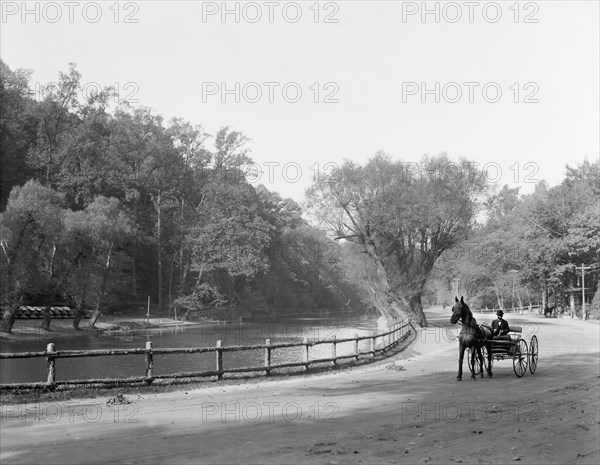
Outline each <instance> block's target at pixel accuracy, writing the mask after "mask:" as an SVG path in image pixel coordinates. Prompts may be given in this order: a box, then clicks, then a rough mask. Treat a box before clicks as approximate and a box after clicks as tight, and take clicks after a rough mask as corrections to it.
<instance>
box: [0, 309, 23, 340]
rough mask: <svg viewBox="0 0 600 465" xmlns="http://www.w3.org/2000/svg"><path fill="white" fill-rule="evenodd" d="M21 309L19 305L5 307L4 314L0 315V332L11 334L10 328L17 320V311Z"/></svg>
mask: <svg viewBox="0 0 600 465" xmlns="http://www.w3.org/2000/svg"><path fill="white" fill-rule="evenodd" d="M20 307H21V303H19V304H18V305H14V306H10V307H6V309H5V310H4V314H3V315H2V321H1V322H0V332H3V333H12V328H13V326H14V324H15V320H16V319H17V310H18V309H19V308H20Z"/></svg>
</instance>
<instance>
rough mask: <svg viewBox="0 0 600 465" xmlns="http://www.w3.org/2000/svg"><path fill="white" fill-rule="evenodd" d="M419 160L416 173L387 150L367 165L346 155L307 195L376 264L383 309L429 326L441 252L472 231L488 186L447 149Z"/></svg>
mask: <svg viewBox="0 0 600 465" xmlns="http://www.w3.org/2000/svg"><path fill="white" fill-rule="evenodd" d="M419 166H420V167H421V169H420V170H418V171H417V172H415V170H414V169H407V165H406V164H403V163H402V162H394V161H392V160H391V158H390V157H389V156H387V155H385V154H382V153H379V154H377V155H376V156H375V157H373V158H372V159H371V160H369V162H368V163H367V164H366V165H365V166H364V167H363V166H359V165H357V164H355V163H352V162H345V163H344V164H343V166H342V167H341V168H340V169H339V170H338V171H337V172H336V173H335V175H334V176H333V178H332V179H324V180H318V181H317V182H316V183H315V184H314V185H313V187H312V188H311V189H310V190H309V191H308V197H309V201H310V203H311V206H312V209H313V212H314V213H315V215H316V217H317V218H318V219H319V220H320V222H321V224H323V225H325V226H326V227H327V229H328V230H329V231H330V232H331V233H332V234H334V235H335V237H336V239H344V240H347V241H351V242H355V243H357V244H359V245H360V246H362V250H363V251H364V252H365V253H366V256H367V257H368V258H369V259H370V260H371V261H372V262H373V263H374V265H375V268H376V273H377V277H378V280H379V282H380V286H381V287H380V289H379V290H378V291H377V296H376V297H377V304H376V306H377V308H378V310H379V311H380V312H381V313H382V315H383V316H385V317H387V318H388V319H390V318H391V319H395V318H398V317H404V316H408V317H409V318H410V319H411V320H413V321H415V322H416V323H417V324H419V325H421V326H425V325H426V324H427V322H426V319H425V315H424V313H423V309H422V305H421V295H422V293H423V291H424V289H425V284H426V282H427V278H428V276H429V274H430V272H431V269H432V267H433V265H434V263H435V261H436V260H437V259H438V257H439V256H440V255H441V254H442V252H443V251H444V250H446V249H448V248H450V247H451V246H453V245H454V244H456V243H457V242H458V241H460V240H461V239H463V238H464V237H465V236H466V234H467V232H468V231H469V229H470V227H471V222H472V220H473V218H474V215H475V212H476V205H477V204H476V201H477V197H478V196H479V195H481V194H482V192H483V191H484V188H485V186H484V183H483V179H482V177H481V176H479V175H477V174H475V173H472V172H470V166H472V165H470V164H468V162H466V161H462V162H461V164H460V165H456V164H452V163H451V162H450V160H449V159H448V157H447V156H446V155H445V154H442V155H440V156H437V157H424V158H423V159H422V161H421V164H420V165H419ZM457 166H459V168H460V169H459V171H460V172H457V171H456V170H455V168H456V167H457ZM465 172H468V173H470V174H468V175H467V176H464V173H465ZM458 177H460V179H459V178H458ZM467 178H468V179H467Z"/></svg>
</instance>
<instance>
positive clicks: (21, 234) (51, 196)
mask: <svg viewBox="0 0 600 465" xmlns="http://www.w3.org/2000/svg"><path fill="white" fill-rule="evenodd" d="M63 216H64V210H63V208H62V198H61V196H60V195H59V194H58V193H57V192H56V191H54V190H52V189H49V188H47V187H44V186H42V185H41V184H40V183H38V182H37V181H28V182H27V183H25V185H24V186H23V187H15V188H13V190H12V191H11V193H10V196H9V199H8V204H7V208H6V211H5V212H4V213H3V214H2V218H1V226H2V227H1V231H2V237H1V241H0V245H1V246H2V255H3V257H2V259H3V260H2V265H3V267H2V268H3V269H2V273H1V274H2V307H3V309H4V314H3V317H2V322H1V323H0V331H2V332H11V330H12V326H13V324H14V321H15V314H16V311H17V310H18V309H19V307H20V306H21V305H22V304H23V302H24V301H25V299H26V298H27V297H31V296H32V295H36V294H37V295H39V294H41V293H45V294H46V296H45V298H44V299H43V300H44V301H45V303H46V302H48V301H49V300H50V299H52V298H53V297H54V296H55V294H56V293H57V292H58V289H59V287H60V284H61V282H62V279H63V277H64V271H63V270H60V271H57V268H59V266H60V265H59V264H57V261H58V260H57V253H56V252H57V247H58V242H59V240H60V236H61V234H62V232H63ZM61 272H62V273H63V274H61ZM48 318H49V311H48V312H47V315H46V319H45V320H44V327H45V328H46V329H47V328H48V327H49V319H48Z"/></svg>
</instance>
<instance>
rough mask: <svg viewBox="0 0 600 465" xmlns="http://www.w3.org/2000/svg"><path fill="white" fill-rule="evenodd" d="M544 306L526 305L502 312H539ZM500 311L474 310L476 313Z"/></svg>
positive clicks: (496, 309)
mask: <svg viewBox="0 0 600 465" xmlns="http://www.w3.org/2000/svg"><path fill="white" fill-rule="evenodd" d="M542 308H543V307H542V305H531V306H529V305H524V306H522V307H515V308H514V309H513V308H512V307H509V308H504V309H503V310H502V311H503V312H504V313H517V312H523V311H530V310H531V311H537V310H540V309H542ZM498 310H501V309H499V308H481V309H478V310H473V311H474V312H475V313H496V312H497V311H498Z"/></svg>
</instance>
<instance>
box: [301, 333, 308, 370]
mask: <svg viewBox="0 0 600 465" xmlns="http://www.w3.org/2000/svg"><path fill="white" fill-rule="evenodd" d="M302 342H303V343H304V349H305V350H304V368H305V369H306V370H308V337H306V336H304V338H303V339H302Z"/></svg>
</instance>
